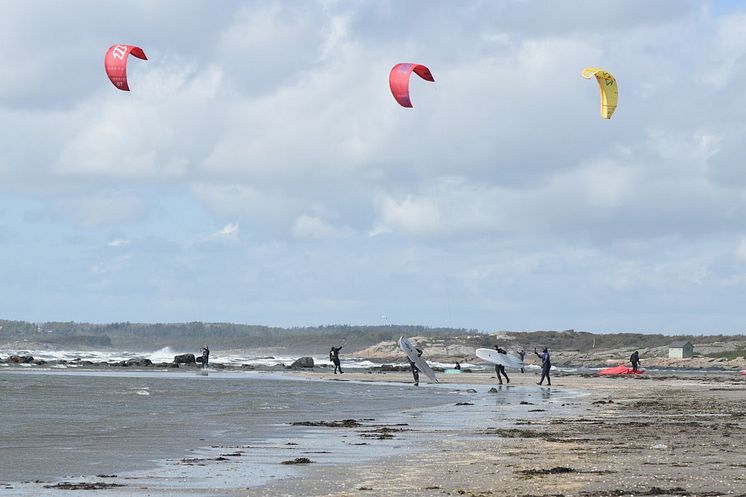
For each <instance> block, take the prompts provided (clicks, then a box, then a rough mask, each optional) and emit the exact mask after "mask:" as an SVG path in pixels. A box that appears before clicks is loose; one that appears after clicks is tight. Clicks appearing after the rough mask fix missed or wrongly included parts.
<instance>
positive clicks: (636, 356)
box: [629, 350, 640, 373]
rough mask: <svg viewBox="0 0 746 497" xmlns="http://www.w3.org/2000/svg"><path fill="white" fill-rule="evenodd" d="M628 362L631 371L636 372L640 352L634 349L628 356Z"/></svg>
mask: <svg viewBox="0 0 746 497" xmlns="http://www.w3.org/2000/svg"><path fill="white" fill-rule="evenodd" d="M629 362H631V363H632V371H633V372H635V373H636V372H637V366H638V365H639V364H640V353H639V352H637V351H636V350H635V351H634V352H633V353H632V355H631V356H629Z"/></svg>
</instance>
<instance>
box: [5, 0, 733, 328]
mask: <svg viewBox="0 0 746 497" xmlns="http://www.w3.org/2000/svg"><path fill="white" fill-rule="evenodd" d="M116 43H127V44H132V45H138V46H140V47H142V48H143V49H144V51H145V53H146V54H147V55H148V58H149V60H148V61H141V60H138V59H135V58H130V61H129V66H128V73H129V84H130V88H131V89H132V91H131V92H122V91H118V90H117V89H116V88H114V86H113V85H112V84H111V83H110V82H109V80H108V79H107V77H106V75H105V73H104V70H103V56H104V52H105V51H106V49H107V48H108V47H109V46H110V45H112V44H116ZM398 62H417V63H422V64H425V65H427V66H428V67H429V68H430V69H431V71H432V73H433V75H434V76H435V80H436V81H435V83H434V84H433V83H428V82H425V81H422V80H420V79H419V78H417V77H416V76H414V77H413V79H412V84H411V91H412V100H413V103H414V106H415V107H414V108H413V109H405V108H402V107H399V106H398V105H397V104H396V102H395V101H394V100H393V98H392V96H391V93H390V90H389V88H388V72H389V70H390V68H391V67H392V66H393V65H394V64H395V63H398ZM586 66H597V67H603V68H605V69H608V70H609V71H611V72H612V73H614V74H615V75H616V77H617V79H618V82H619V88H620V101H619V108H618V109H617V112H616V114H615V115H614V117H613V119H612V120H610V121H606V120H603V119H601V118H600V116H599V98H598V88H597V86H596V83H595V82H594V81H588V80H584V79H582V78H581V77H580V71H581V69H582V68H583V67H586ZM0 67H2V77H1V78H0V125H1V129H2V132H1V133H0V260H1V261H2V263H0V317H2V318H5V319H24V320H31V321H45V320H76V321H95V322H109V321H125V320H126V321H146V322H156V321H158V322H163V321H192V320H204V321H233V322H242V323H261V324H270V325H280V326H290V325H316V324H329V323H352V324H381V323H402V324H424V325H432V326H459V327H461V326H463V327H473V328H479V329H481V330H485V331H493V330H497V329H513V330H532V329H566V328H575V329H578V330H587V331H642V332H667V333H673V332H683V331H687V332H694V333H714V332H723V333H733V332H743V331H744V328H746V160H744V157H746V113H745V112H744V110H745V109H746V93H745V92H744V91H743V84H742V81H743V80H742V79H741V78H746V7H744V6H743V4H741V2H735V1H733V2H728V1H704V0H658V1H656V2H650V1H649V0H618V1H611V0H609V1H594V2H589V1H582V0H566V1H562V2H550V1H529V0H511V1H507V0H506V1H502V0H500V1H498V0H485V1H463V2H445V1H442V2H440V1H433V0H422V1H408V2H403V1H401V0H390V1H387V0H375V1H373V0H368V1H353V0H339V1H334V0H326V1H318V2H312V1H304V2H298V1H287V2H284V1H276V2H269V1H267V2H259V1H256V2H234V1H227V0H226V1H222V2H220V6H219V8H216V7H215V2H206V1H187V0H170V1H169V0H162V1H159V2H151V1H150V0H143V1H137V0H130V1H127V2H121V1H119V2H108V1H101V0H90V1H82V0H81V1H74V2H57V1H35V2H27V1H25V0H23V1H14V0H9V1H5V2H3V4H2V7H0Z"/></svg>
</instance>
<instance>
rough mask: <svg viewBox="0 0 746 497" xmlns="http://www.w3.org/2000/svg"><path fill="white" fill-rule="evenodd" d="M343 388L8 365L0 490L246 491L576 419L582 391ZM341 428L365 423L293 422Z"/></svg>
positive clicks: (249, 376)
mask: <svg viewBox="0 0 746 497" xmlns="http://www.w3.org/2000/svg"><path fill="white" fill-rule="evenodd" d="M130 357H131V356H130ZM327 378H328V375H327ZM453 379H455V378H452V379H451V380H453ZM342 380H343V378H342V376H339V377H335V379H334V380H330V379H327V380H321V379H308V378H306V377H303V376H298V375H292V374H284V373H274V372H258V371H237V370H231V371H215V370H211V371H210V372H209V375H208V376H201V375H200V374H198V370H196V369H193V368H190V369H189V370H187V369H178V370H160V369H158V370H129V369H128V370H109V369H104V370H102V369H82V368H68V369H54V368H44V367H38V366H34V367H32V368H27V367H4V368H1V369H0V399H2V405H3V413H2V421H1V422H0V495H9V496H15V495H19V496H20V495H71V494H70V491H69V490H63V489H60V488H59V487H55V485H59V484H60V483H61V482H73V483H76V482H92V481H94V482H95V481H98V482H112V483H116V484H121V485H124V487H122V488H113V489H106V490H98V491H97V495H143V496H144V495H179V494H180V492H182V491H184V490H185V489H186V488H189V489H192V490H193V491H194V489H203V490H204V491H205V492H206V494H207V493H209V495H226V496H228V495H231V496H232V495H245V494H246V492H245V491H243V489H246V488H251V487H256V486H261V485H266V484H268V483H271V481H272V480H274V479H278V478H287V477H293V476H298V475H300V474H302V473H303V471H304V470H306V469H305V468H304V467H303V466H302V465H298V466H296V465H284V464H281V463H282V462H283V461H293V460H295V459H297V458H308V459H310V460H312V462H313V464H314V465H316V466H318V465H328V464H341V463H349V462H353V461H354V462H363V461H366V460H370V459H374V458H381V457H386V456H388V455H397V454H401V453H406V452H411V451H417V450H424V449H425V447H427V446H428V444H429V443H430V442H432V441H433V440H434V437H437V433H438V431H439V430H453V429H459V428H474V427H479V426H484V427H490V426H500V425H504V424H506V423H510V422H512V421H514V420H516V419H519V418H520V419H523V420H526V419H529V420H530V419H538V418H540V417H542V416H544V415H545V414H544V411H545V409H547V408H548V407H552V410H553V414H558V413H561V412H562V411H568V412H569V410H571V409H572V405H574V403H573V402H572V401H571V399H572V398H573V396H574V395H576V394H575V393H573V392H569V391H563V390H562V389H552V390H550V389H540V388H534V387H514V386H510V387H507V386H506V387H505V388H504V389H503V388H500V389H499V390H498V391H497V393H494V394H489V395H486V390H487V389H488V387H485V386H481V387H479V388H480V390H483V391H481V392H479V393H475V392H473V391H470V389H471V388H473V386H471V385H458V384H449V385H426V384H421V386H420V387H414V386H412V385H411V384H407V383H378V382H367V381H366V382H362V381H342ZM531 406H536V407H541V409H539V408H536V409H529V407H531ZM344 419H354V420H358V421H359V422H360V423H361V426H359V427H356V428H355V429H344V428H329V427H324V426H297V425H293V424H292V423H298V422H317V421H339V420H344ZM47 487H51V488H47ZM239 489H241V490H239ZM242 491H243V493H242Z"/></svg>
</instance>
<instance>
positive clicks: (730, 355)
mask: <svg viewBox="0 0 746 497" xmlns="http://www.w3.org/2000/svg"><path fill="white" fill-rule="evenodd" d="M704 356H705V357H714V358H716V359H725V360H727V361H731V360H733V359H738V358H739V357H746V349H744V348H739V349H735V350H723V351H721V352H712V353H710V354H704Z"/></svg>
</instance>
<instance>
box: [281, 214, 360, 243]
mask: <svg viewBox="0 0 746 497" xmlns="http://www.w3.org/2000/svg"><path fill="white" fill-rule="evenodd" d="M291 232H292V235H293V236H294V237H295V238H298V239H322V238H329V237H335V236H345V235H346V234H349V230H348V229H345V228H337V227H335V226H333V225H332V224H330V223H329V222H327V221H326V220H324V219H322V218H320V217H316V216H309V215H307V214H302V215H300V216H298V218H296V219H295V221H294V222H293V226H292V228H291Z"/></svg>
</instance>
